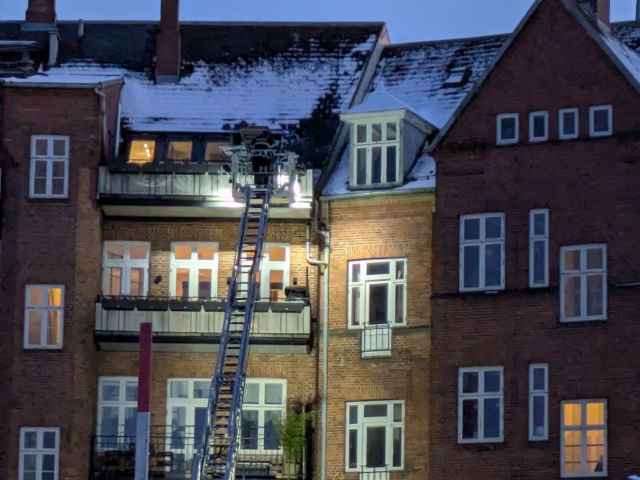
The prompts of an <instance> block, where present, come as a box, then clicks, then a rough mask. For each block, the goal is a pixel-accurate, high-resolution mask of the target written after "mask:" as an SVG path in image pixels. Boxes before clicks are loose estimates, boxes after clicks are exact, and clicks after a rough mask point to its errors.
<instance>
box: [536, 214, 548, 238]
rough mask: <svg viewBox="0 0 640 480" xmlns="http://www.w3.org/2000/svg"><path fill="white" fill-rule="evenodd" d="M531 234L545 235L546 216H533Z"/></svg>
mask: <svg viewBox="0 0 640 480" xmlns="http://www.w3.org/2000/svg"><path fill="white" fill-rule="evenodd" d="M533 234H534V235H546V234H547V221H546V214H544V213H536V214H534V215H533Z"/></svg>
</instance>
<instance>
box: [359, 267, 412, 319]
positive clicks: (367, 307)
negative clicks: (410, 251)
mask: <svg viewBox="0 0 640 480" xmlns="http://www.w3.org/2000/svg"><path fill="white" fill-rule="evenodd" d="M348 303H349V308H348V310H349V313H348V315H349V328H363V327H365V326H367V325H384V324H388V325H404V324H405V322H406V311H407V306H406V303H407V261H406V260H404V259H393V260H362V261H357V262H349V300H348Z"/></svg>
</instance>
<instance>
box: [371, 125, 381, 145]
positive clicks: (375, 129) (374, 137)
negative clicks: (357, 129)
mask: <svg viewBox="0 0 640 480" xmlns="http://www.w3.org/2000/svg"><path fill="white" fill-rule="evenodd" d="M371 141H372V142H381V141H382V124H381V123H374V124H373V125H371Z"/></svg>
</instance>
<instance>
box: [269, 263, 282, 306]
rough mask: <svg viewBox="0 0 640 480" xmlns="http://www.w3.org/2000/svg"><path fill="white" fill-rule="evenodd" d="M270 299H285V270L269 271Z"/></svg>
mask: <svg viewBox="0 0 640 480" xmlns="http://www.w3.org/2000/svg"><path fill="white" fill-rule="evenodd" d="M269 300H284V271H282V270H271V271H270V272H269Z"/></svg>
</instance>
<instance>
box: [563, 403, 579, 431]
mask: <svg viewBox="0 0 640 480" xmlns="http://www.w3.org/2000/svg"><path fill="white" fill-rule="evenodd" d="M581 423H582V405H580V404H579V403H565V404H564V426H565V427H573V426H578V425H580V424H581Z"/></svg>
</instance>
